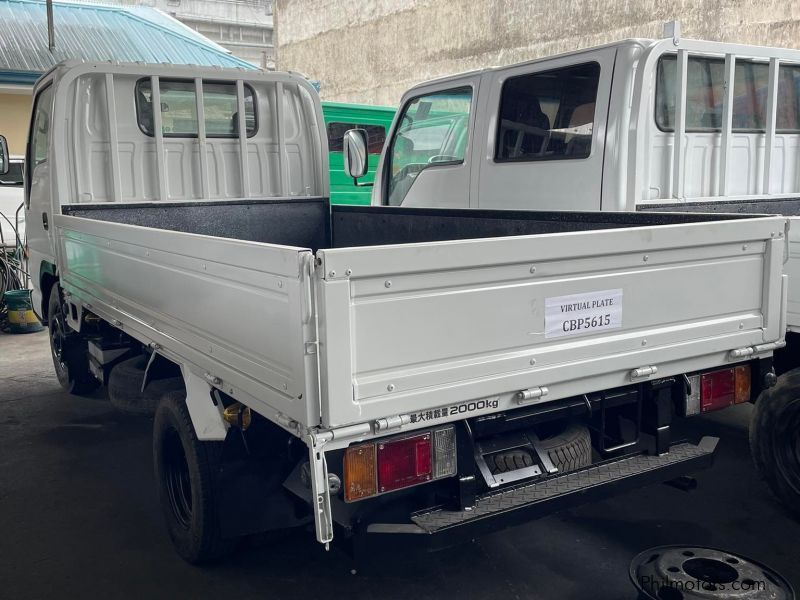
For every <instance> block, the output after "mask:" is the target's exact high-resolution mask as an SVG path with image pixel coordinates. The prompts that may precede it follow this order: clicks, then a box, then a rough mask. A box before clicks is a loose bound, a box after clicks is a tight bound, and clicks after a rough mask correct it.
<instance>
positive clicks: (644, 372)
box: [630, 365, 658, 381]
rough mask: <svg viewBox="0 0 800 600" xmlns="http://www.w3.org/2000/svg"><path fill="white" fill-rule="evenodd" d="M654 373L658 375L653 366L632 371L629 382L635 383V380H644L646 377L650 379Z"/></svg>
mask: <svg viewBox="0 0 800 600" xmlns="http://www.w3.org/2000/svg"><path fill="white" fill-rule="evenodd" d="M656 373H658V367H657V366H655V365H648V366H646V367H639V368H638V369H633V370H632V371H631V372H630V376H631V381H636V380H637V379H646V378H648V377H652V376H653V375H655V374H656Z"/></svg>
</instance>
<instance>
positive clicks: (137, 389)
mask: <svg viewBox="0 0 800 600" xmlns="http://www.w3.org/2000/svg"><path fill="white" fill-rule="evenodd" d="M146 367H147V357H145V356H143V355H141V356H135V357H133V358H129V359H128V360H124V361H122V362H121V363H119V364H117V365H114V367H112V369H111V373H109V375H108V399H109V400H110V401H111V404H112V405H113V406H114V408H116V409H117V410H119V411H120V412H123V413H126V414H130V415H144V416H152V415H154V414H155V412H156V408H158V404H159V402H160V401H161V397H162V396H163V395H164V394H165V393H167V392H173V391H182V390H183V389H184V385H183V378H182V377H174V376H172V377H160V376H159V374H157V373H155V374H153V375H152V378H151V379H150V381H149V382H148V383H147V387H146V388H145V389H144V392H142V391H141V389H142V380H143V379H144V373H145V369H146Z"/></svg>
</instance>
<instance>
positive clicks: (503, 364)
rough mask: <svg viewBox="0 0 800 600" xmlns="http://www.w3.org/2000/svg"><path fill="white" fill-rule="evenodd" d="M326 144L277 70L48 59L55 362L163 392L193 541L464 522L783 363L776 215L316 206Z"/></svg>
mask: <svg viewBox="0 0 800 600" xmlns="http://www.w3.org/2000/svg"><path fill="white" fill-rule="evenodd" d="M350 137H353V138H354V139H356V140H358V139H360V138H359V137H358V136H350ZM1 141H2V140H0V142H1ZM352 142H353V140H350V141H349V142H348V144H351V143H352ZM2 147H3V146H2V144H0V148H2ZM0 155H2V152H0ZM352 156H353V157H354V158H355V157H357V154H353V155H352ZM348 157H350V154H348ZM4 160H5V158H4V157H3V156H0V166H2V163H3V162H4ZM326 164H327V147H326V136H325V129H324V123H323V119H322V113H321V110H320V104H319V99H318V97H317V94H316V92H315V91H314V89H313V88H312V87H311V86H310V85H309V84H308V82H306V81H305V80H304V79H302V78H300V77H298V76H295V75H292V74H286V73H257V72H256V73H254V72H251V71H237V70H220V69H201V68H197V67H177V66H168V65H142V64H111V63H75V64H66V65H60V66H57V67H55V68H54V69H53V70H51V71H50V72H48V73H47V74H45V75H44V76H43V77H42V78H41V79H40V80H39V82H38V83H37V84H36V86H35V90H34V111H33V120H32V125H31V134H30V137H29V144H28V154H27V165H28V168H27V169H26V174H25V177H26V181H25V201H26V216H27V239H28V241H27V246H28V247H27V250H28V254H29V267H30V274H31V278H32V282H33V286H34V292H33V303H34V309H35V311H36V312H37V313H38V315H39V316H40V317H41V318H42V320H43V321H44V322H46V323H47V325H48V329H49V335H50V343H51V349H52V355H53V364H54V367H55V371H56V374H57V376H58V379H59V381H60V383H61V384H62V386H63V387H64V388H65V389H67V390H69V391H71V392H73V393H83V392H86V391H89V390H91V389H93V388H96V387H97V386H98V385H100V384H107V386H108V392H109V396H110V399H111V402H112V403H114V404H115V405H117V406H124V407H126V408H128V409H131V410H137V409H140V410H141V411H142V412H146V411H147V410H148V409H150V410H152V409H153V405H155V404H157V407H156V408H155V423H154V438H153V448H154V465H155V474H156V481H157V486H158V492H159V498H160V501H161V505H162V508H163V512H164V517H165V520H166V524H167V528H168V531H169V534H170V537H171V538H172V540H173V542H174V545H175V547H176V549H177V551H178V552H179V553H180V554H181V556H183V557H184V558H185V559H187V560H189V561H191V562H203V561H208V560H212V559H214V558H217V557H219V556H220V555H221V554H223V553H224V552H225V551H227V550H228V549H230V548H231V546H232V545H233V544H234V543H235V541H236V540H237V539H239V538H240V537H241V536H244V535H247V534H251V533H255V532H261V531H265V530H270V529H277V528H286V527H292V526H305V525H308V526H313V528H314V530H315V532H316V537H317V540H319V541H320V542H321V543H324V544H328V543H329V542H330V541H331V540H332V539H333V537H334V532H336V535H337V539H338V538H340V539H342V540H344V541H350V542H352V544H353V546H354V548H355V549H356V550H357V551H359V552H361V551H364V552H367V553H368V552H369V549H370V548H371V545H372V544H374V543H383V542H384V541H386V540H387V539H390V538H394V539H399V538H403V539H406V540H410V541H416V542H425V543H428V544H430V545H431V546H437V545H442V544H450V543H453V542H454V541H458V540H459V539H470V538H472V537H474V536H476V535H478V534H481V533H484V532H488V531H495V530H497V529H498V528H500V527H503V526H506V525H511V524H514V523H519V522H521V521H523V520H526V519H531V518H535V517H537V516H539V515H542V514H546V513H548V512H551V511H554V510H558V509H560V508H564V507H568V506H571V505H574V504H577V503H581V502H590V501H593V500H595V499H598V498H602V497H605V496H607V495H609V494H611V493H616V492H620V491H624V490H627V489H630V488H632V487H634V486H639V485H643V484H646V483H650V482H661V481H666V480H673V479H675V478H678V477H680V476H683V475H684V474H686V473H688V472H691V471H694V470H697V469H700V468H703V467H706V466H709V465H710V463H711V462H712V459H713V456H714V451H715V447H716V443H717V440H716V439H713V438H704V439H702V440H691V441H685V442H683V441H682V442H676V441H675V440H673V439H672V434H671V431H672V430H671V423H672V420H673V419H678V418H684V417H691V416H693V415H696V414H699V413H700V412H701V411H705V410H712V409H716V408H722V407H725V406H728V405H729V404H731V403H738V402H746V401H748V400H749V399H750V398H751V396H752V395H754V394H758V393H759V392H760V391H762V390H763V389H764V388H765V387H766V386H768V385H769V384H770V383H772V381H771V379H770V377H771V374H772V360H771V357H772V353H773V351H774V350H775V349H777V348H780V347H781V346H782V345H783V344H784V331H785V319H784V317H785V307H784V304H783V300H784V298H785V286H786V280H785V277H784V276H783V274H782V267H783V255H784V251H785V230H786V226H787V221H786V219H785V218H783V217H778V216H767V217H764V216H750V215H701V214H691V213H678V214H671V213H641V212H640V213H637V212H631V213H623V212H619V213H602V212H596V211H595V212H563V211H549V212H547V211H542V212H531V211H519V212H513V211H493V210H484V211H480V212H479V213H476V212H474V211H468V210H466V211H452V210H441V209H416V208H402V207H399V208H398V207H355V206H330V205H329V202H328V200H327V195H328V179H327V170H326ZM355 166H357V165H354V167H355ZM0 170H2V169H0ZM501 189H502V186H501V185H499V184H498V191H499V190H501ZM709 281H713V282H714V285H713V286H709V285H707V283H708V282H709Z"/></svg>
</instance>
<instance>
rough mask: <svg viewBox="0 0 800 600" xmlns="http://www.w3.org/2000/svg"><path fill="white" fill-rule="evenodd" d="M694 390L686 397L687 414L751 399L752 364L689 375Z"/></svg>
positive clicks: (703, 411) (709, 410) (708, 410)
mask: <svg viewBox="0 0 800 600" xmlns="http://www.w3.org/2000/svg"><path fill="white" fill-rule="evenodd" d="M689 382H690V383H691V386H692V391H691V393H690V394H689V396H688V397H687V399H686V415H687V416H690V415H696V414H699V413H706V412H711V411H714V410H719V409H720V408H725V407H728V406H731V405H733V404H741V403H743V402H747V401H748V400H750V391H751V374H750V365H739V366H736V367H731V368H729V369H719V370H717V371H709V372H708V373H700V374H697V375H692V376H691V377H689Z"/></svg>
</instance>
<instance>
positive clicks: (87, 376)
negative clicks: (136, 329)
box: [47, 284, 100, 396]
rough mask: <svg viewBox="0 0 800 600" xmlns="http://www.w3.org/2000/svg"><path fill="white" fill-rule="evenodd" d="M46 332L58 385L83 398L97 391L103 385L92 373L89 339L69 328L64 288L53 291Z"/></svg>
mask: <svg viewBox="0 0 800 600" xmlns="http://www.w3.org/2000/svg"><path fill="white" fill-rule="evenodd" d="M47 330H48V332H49V334H50V354H51V355H52V357H53V367H54V368H55V371H56V377H57V378H58V383H59V384H60V385H61V387H62V388H64V389H65V390H66V391H67V392H69V393H70V394H75V395H79V396H80V395H84V394H89V393H90V392H92V391H94V390H95V389H96V388H97V386H99V385H100V382H99V381H97V379H95V378H94V376H93V375H92V374H91V372H90V371H89V346H88V343H87V342H86V340H85V339H84V338H83V337H82V336H81V335H80V334H79V333H77V332H76V331H73V330H72V329H70V328H69V326H68V325H67V318H66V312H65V306H64V299H63V298H62V296H61V288H60V287H59V286H58V284H54V285H53V287H52V288H50V297H49V298H48V302H47Z"/></svg>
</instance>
